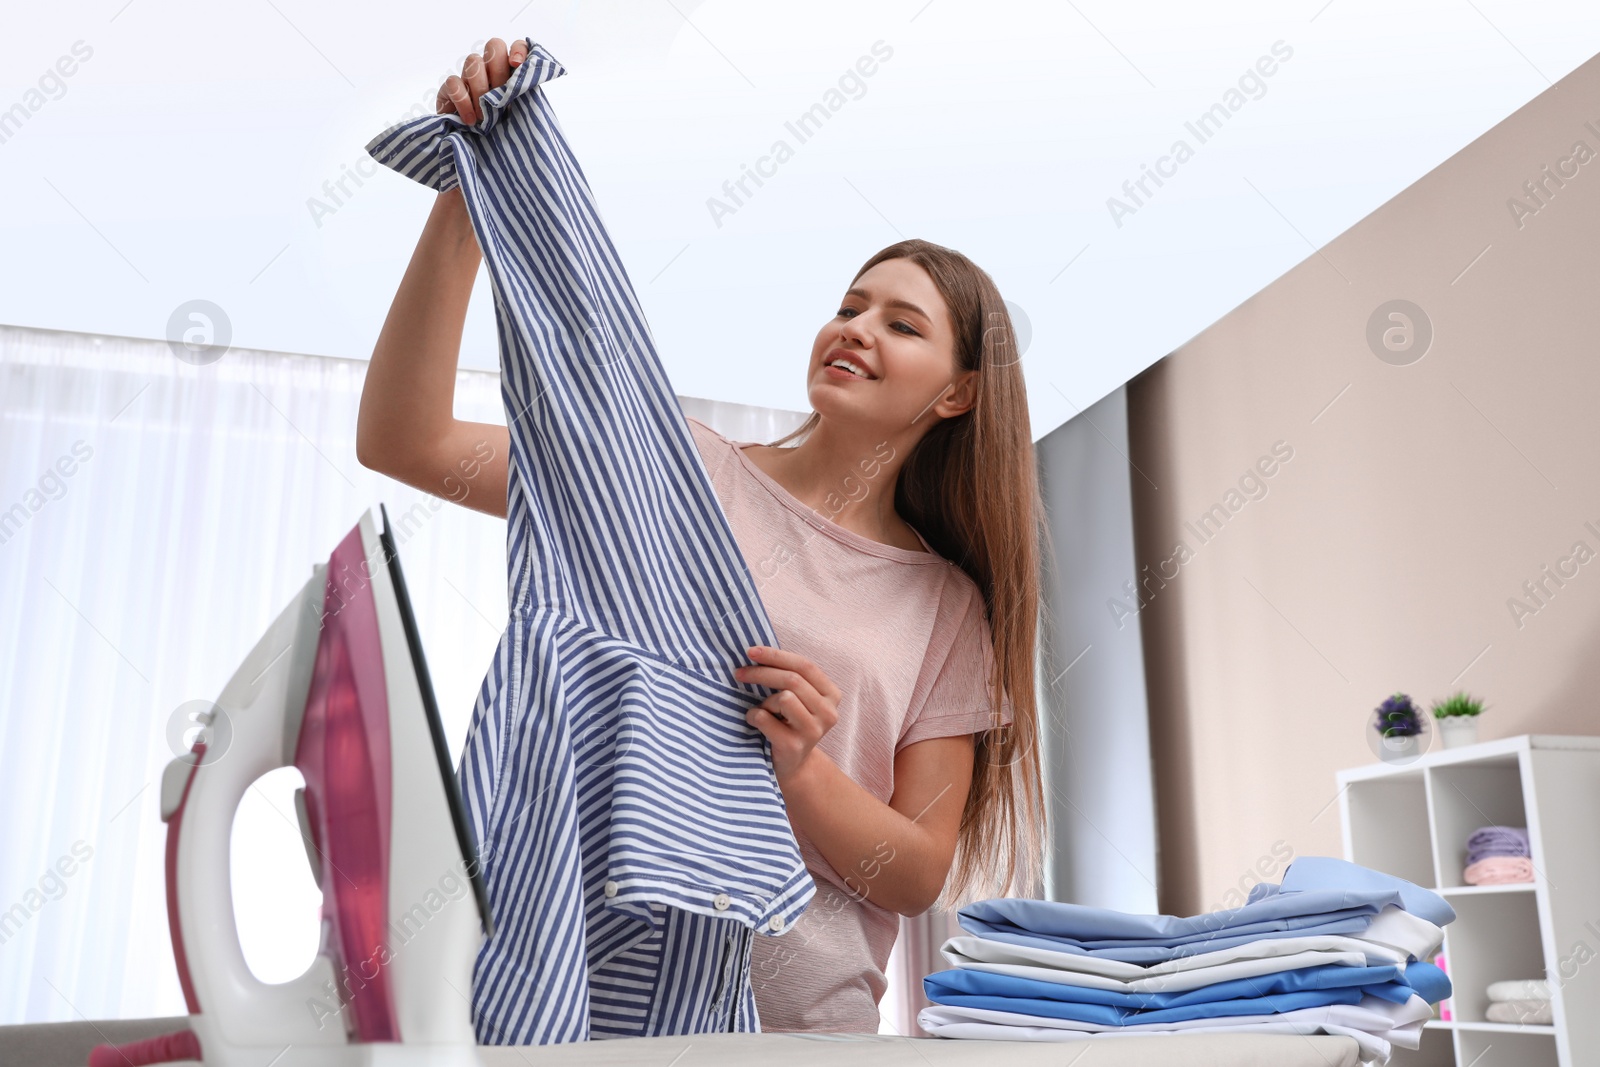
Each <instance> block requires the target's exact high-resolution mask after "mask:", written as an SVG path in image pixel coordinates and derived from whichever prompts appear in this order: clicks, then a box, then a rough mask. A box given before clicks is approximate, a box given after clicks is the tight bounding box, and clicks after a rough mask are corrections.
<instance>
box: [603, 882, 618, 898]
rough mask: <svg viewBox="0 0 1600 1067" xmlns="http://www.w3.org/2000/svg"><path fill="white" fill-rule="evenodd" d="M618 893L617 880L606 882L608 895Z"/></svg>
mask: <svg viewBox="0 0 1600 1067" xmlns="http://www.w3.org/2000/svg"><path fill="white" fill-rule="evenodd" d="M616 895H617V883H615V882H607V883H606V896H608V897H614V896H616Z"/></svg>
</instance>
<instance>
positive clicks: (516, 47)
mask: <svg viewBox="0 0 1600 1067" xmlns="http://www.w3.org/2000/svg"><path fill="white" fill-rule="evenodd" d="M527 58H528V42H527V40H526V39H524V38H521V37H519V38H517V39H516V40H515V41H513V42H511V46H510V48H507V47H506V43H505V42H504V41H502V40H501V39H500V38H498V37H491V38H490V39H489V43H488V44H486V45H484V46H483V55H481V56H480V55H478V54H476V53H474V54H472V55H470V56H468V57H467V58H466V61H465V62H463V63H462V64H461V73H460V74H452V75H450V77H448V78H446V79H445V80H444V84H443V85H441V86H440V87H439V95H438V96H437V97H436V98H435V99H434V107H435V109H436V110H437V111H438V113H439V114H441V115H448V114H450V113H451V112H452V111H453V112H455V113H456V114H457V115H460V116H461V121H462V122H465V123H466V124H467V125H469V126H475V125H477V123H478V118H479V116H480V115H481V114H482V112H480V111H479V110H478V98H479V97H481V96H482V95H483V94H484V93H486V92H488V91H489V90H490V89H498V88H500V86H502V85H504V84H505V83H506V81H507V79H509V78H510V77H511V71H512V70H513V69H514V68H516V67H519V66H521V65H522V61H523V60H524V59H527Z"/></svg>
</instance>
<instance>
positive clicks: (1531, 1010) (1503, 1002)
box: [1484, 978, 1551, 1026]
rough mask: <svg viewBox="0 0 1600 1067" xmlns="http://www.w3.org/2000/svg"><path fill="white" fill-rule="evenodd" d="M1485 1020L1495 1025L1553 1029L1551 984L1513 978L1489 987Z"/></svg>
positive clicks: (1531, 979) (1534, 979)
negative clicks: (1551, 1025)
mask: <svg viewBox="0 0 1600 1067" xmlns="http://www.w3.org/2000/svg"><path fill="white" fill-rule="evenodd" d="M1484 1016H1485V1017H1486V1018H1487V1019H1488V1020H1489V1021H1490V1022H1492V1023H1519V1024H1521V1023H1539V1024H1543V1025H1545V1026H1548V1025H1550V1022H1551V1014H1550V983H1549V982H1546V981H1545V980H1544V979H1542V978H1510V979H1507V980H1505V981H1503V982H1491V983H1490V984H1489V1010H1488V1011H1486V1012H1484Z"/></svg>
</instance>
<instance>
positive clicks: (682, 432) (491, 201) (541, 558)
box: [367, 40, 816, 1044]
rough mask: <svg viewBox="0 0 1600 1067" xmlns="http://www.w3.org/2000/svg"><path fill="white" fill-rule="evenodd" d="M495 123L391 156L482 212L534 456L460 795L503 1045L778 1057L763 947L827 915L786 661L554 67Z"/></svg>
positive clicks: (448, 126)
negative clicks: (486, 906)
mask: <svg viewBox="0 0 1600 1067" xmlns="http://www.w3.org/2000/svg"><path fill="white" fill-rule="evenodd" d="M528 45H529V52H528V57H527V59H526V60H525V61H524V62H523V63H522V65H521V66H519V67H518V68H517V69H516V70H515V71H514V72H513V73H512V75H511V78H510V80H509V81H508V82H507V83H506V84H505V85H503V86H501V87H500V88H498V89H495V90H492V91H490V92H488V93H486V94H485V95H484V96H483V97H482V98H481V100H480V105H479V106H480V110H481V111H482V115H481V117H480V118H479V121H478V122H477V123H476V124H475V125H473V126H468V125H467V124H465V123H464V122H462V121H461V119H460V118H459V116H457V115H454V114H446V115H431V116H426V117H423V118H417V119H411V120H407V121H404V122H401V123H400V124H398V125H396V126H394V127H392V128H391V129H389V130H387V131H385V132H384V133H383V134H381V135H379V136H378V137H376V138H374V139H373V140H372V142H371V143H370V144H368V146H367V151H368V152H369V153H370V154H371V155H372V157H373V158H374V159H376V160H377V161H378V162H379V163H382V164H384V165H385V166H387V167H390V168H391V169H393V170H395V171H397V172H399V173H400V174H403V175H405V176H406V177H409V178H412V179H414V180H416V181H418V182H421V183H422V184H423V185H426V186H428V187H429V188H431V189H435V190H438V191H440V192H443V191H447V190H450V189H452V188H455V187H457V186H459V187H460V189H461V191H462V194H463V196H464V199H465V202H466V206H467V208H468V211H469V213H470V216H471V220H472V227H473V230H474V232H475V233H476V234H477V238H478V243H479V245H480V247H481V248H482V250H483V255H484V260H485V262H486V263H487V266H488V273H489V278H490V281H491V283H492V288H493V293H494V305H495V317H496V320H497V325H498V329H499V338H500V366H501V383H502V387H501V391H502V395H503V397H504V400H505V406H506V418H507V423H508V426H509V429H510V443H511V457H510V464H509V465H510V475H509V484H508V487H507V488H508V498H509V499H508V523H507V531H506V536H507V551H506V562H507V567H508V572H509V574H508V583H509V608H510V611H509V615H510V617H509V620H508V623H507V626H506V629H505V632H504V634H503V635H502V636H501V639H500V642H499V646H498V647H497V649H496V651H495V656H494V660H493V662H492V663H491V665H490V667H489V670H488V673H487V675H486V677H485V678H484V681H483V686H482V689H481V691H480V693H479V697H478V700H477V703H476V706H475V707H474V709H473V714H472V721H471V725H470V728H469V732H468V737H467V742H466V747H465V750H464V752H463V755H462V761H461V766H460V768H459V771H458V777H459V781H460V784H461V789H462V794H463V796H464V798H465V800H466V805H467V810H468V817H469V821H470V823H471V826H472V831H473V833H474V835H475V836H476V838H477V841H478V844H479V848H480V851H481V853H482V856H483V859H484V866H485V874H486V876H487V882H488V891H489V897H490V904H491V907H492V909H493V913H494V916H495V920H496V929H495V931H494V932H493V934H492V935H490V936H489V937H488V938H487V939H486V940H485V942H484V944H483V946H482V949H481V951H480V953H479V956H478V960H477V964H476V967H475V970H474V976H473V985H472V1008H473V1018H474V1022H475V1026H476V1027H477V1030H478V1035H479V1041H480V1042H481V1043H484V1044H548V1043H555V1042H567V1041H578V1040H584V1039H586V1038H590V1037H610V1036H648V1035H659V1034H689V1033H702V1032H707V1031H714V1030H733V1031H755V1030H759V1029H760V1024H759V1019H758V1016H757V1012H756V1004H755V997H754V994H753V992H752V988H751V983H750V948H751V944H752V940H751V939H752V937H753V936H754V935H756V934H761V935H765V936H777V935H781V934H782V933H783V932H785V931H787V930H788V929H789V928H790V927H791V926H792V925H793V923H794V921H795V920H796V919H797V918H798V917H799V916H800V914H801V913H802V912H803V911H804V910H805V908H806V905H807V904H808V903H809V902H810V900H811V898H812V896H813V895H814V893H815V892H816V886H815V884H814V883H813V881H812V879H811V876H810V874H809V873H808V872H807V870H806V868H805V866H804V863H803V862H802V860H801V857H800V853H799V849H798V846H797V845H796V843H795V839H794V834H793V831H792V829H791V828H790V825H789V821H788V815H787V812H786V810H785V807H784V803H783V796H782V793H781V792H780V791H779V789H778V785H777V781H776V779H775V777H774V775H773V771H772V762H771V752H770V745H769V743H768V742H767V740H766V738H765V737H764V736H763V735H762V734H761V733H760V732H759V731H758V730H756V729H755V728H754V727H753V726H751V725H749V724H748V723H747V722H746V720H745V714H746V711H747V710H748V709H749V708H750V707H751V706H753V705H754V704H757V703H759V702H760V701H761V700H762V699H763V698H764V697H765V696H766V695H767V694H768V693H769V692H770V690H768V689H767V688H765V687H763V686H759V685H754V684H749V683H740V682H737V681H736V680H735V679H734V678H733V676H732V672H733V670H734V668H735V667H737V666H739V665H741V664H743V663H746V662H748V659H749V657H748V656H747V655H746V653H745V649H746V648H747V647H748V646H750V645H753V644H765V645H769V646H774V647H775V646H776V645H777V637H776V634H775V633H774V631H773V628H772V625H771V623H770V622H769V620H768V618H767V616H766V613H765V610H764V608H763V606H762V604H761V601H760V598H759V597H758V595H757V593H756V588H755V583H754V581H753V580H752V578H751V576H750V574H749V571H748V568H747V565H746V563H745V561H744V559H743V557H742V555H741V553H740V550H739V547H738V544H737V542H736V541H735V539H734V536H733V533H732V531H731V529H730V528H729V526H728V523H727V518H726V516H725V515H724V513H723V511H722V507H721V505H720V503H719V502H718V501H717V498H716V496H715V494H714V492H713V489H712V486H711V484H710V481H709V479H708V477H707V475H706V472H705V468H704V466H703V464H702V462H701V460H700V457H699V454H698V452H697V450H696V449H695V447H694V442H693V439H692V437H691V436H690V432H689V428H688V425H687V423H686V422H685V420H684V416H683V413H682V410H681V409H680V407H679V406H678V402H677V399H676V397H675V395H674V393H673V391H672V388H671V384H670V383H669V381H668V380H667V377H666V374H665V373H664V371H663V369H662V366H661V362H660V360H659V358H658V357H657V355H656V352H655V348H654V344H653V341H652V339H651V336H650V331H649V328H648V326H647V325H646V323H645V319H644V315H643V313H642V312H641V309H640V306H639V302H638V300H637V298H636V297H635V295H634V292H633V288H632V286H631V284H630V283H629V281H628V277H627V273H626V272H625V271H624V269H623V266H622V261H621V260H620V259H619V258H618V256H617V252H616V249H615V248H614V247H613V245H612V243H611V240H610V237H609V236H608V234H607V233H606V229H605V226H604V224H603V223H602V220H601V217H600V213H599V210H598V209H597V207H596V205H595V201H594V197H593V194H592V193H591V192H590V189H589V186H588V183H587V181H586V180H585V178H584V175H583V171H582V169H581V168H580V167H579V166H578V162H577V160H576V159H574V158H573V155H572V151H571V149H570V148H569V146H568V144H567V142H566V140H565V137H564V135H563V134H562V131H561V127H560V126H559V124H558V123H557V122H556V117H555V114H554V112H553V111H552V110H551V107H550V102H549V100H548V99H547V98H546V96H545V94H544V93H543V92H542V91H541V90H540V88H539V86H540V85H541V84H543V83H544V82H547V81H550V80H551V79H553V78H557V77H559V76H561V75H562V74H564V73H565V70H564V68H563V67H562V66H561V65H560V64H559V63H558V62H557V61H556V60H555V58H554V57H552V56H551V55H550V53H549V52H548V51H546V50H545V49H544V48H543V47H542V46H541V45H538V44H535V43H533V42H532V41H531V40H529V41H528Z"/></svg>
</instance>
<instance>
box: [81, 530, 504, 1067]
mask: <svg viewBox="0 0 1600 1067" xmlns="http://www.w3.org/2000/svg"><path fill="white" fill-rule="evenodd" d="M380 511H381V512H382V515H383V526H384V528H383V532H382V533H381V534H380V533H379V532H378V531H377V530H376V529H375V527H374V524H373V521H372V513H371V511H370V510H369V511H367V512H366V513H364V514H363V515H362V516H361V521H360V522H359V523H357V524H356V526H355V528H354V529H352V530H351V531H350V533H349V534H348V535H347V536H346V537H345V538H344V539H343V540H342V541H340V542H339V544H338V546H337V547H336V548H335V549H334V550H333V554H332V555H331V556H330V557H329V558H328V562H327V564H326V565H323V564H318V565H316V566H314V567H313V568H312V575H311V578H310V579H309V580H308V581H307V582H306V584H305V585H304V586H303V587H302V588H301V590H300V592H299V593H298V594H296V596H295V597H294V599H293V600H292V601H290V603H289V605H288V606H287V607H286V608H284V609H283V611H282V613H281V614H279V616H278V617H277V619H276V620H275V621H274V622H273V623H272V625H271V626H270V627H269V628H268V630H267V632H266V635H265V636H264V637H262V639H261V640H260V642H259V643H258V644H257V645H256V646H255V648H254V649H252V650H251V651H250V654H249V655H248V656H246V657H245V660H244V662H243V664H241V665H240V667H239V669H238V671H237V672H235V674H234V676H233V678H232V680H230V681H229V682H228V684H227V686H226V687H225V688H224V689H223V691H222V695H221V696H220V697H219V698H218V699H217V702H216V705H215V706H214V707H213V708H212V709H211V710H210V711H209V712H208V714H207V715H206V716H202V720H203V721H204V720H207V719H209V721H204V729H203V730H202V731H201V732H200V735H199V737H198V739H197V740H196V741H195V743H194V745H193V748H192V750H191V751H189V752H188V753H185V754H184V755H181V756H179V757H178V758H177V759H175V760H173V761H172V763H170V764H169V765H168V766H167V769H166V772H165V774H164V775H163V776H162V780H161V817H162V819H163V820H164V821H165V822H166V824H167V849H166V880H167V920H168V924H169V926H170V928H171V933H172V948H173V953H174V955H175V957H176V959H177V965H178V978H179V981H180V983H181V985H182V987H183V995H184V999H185V1001H186V1002H187V1004H188V1010H189V1029H188V1030H187V1031H180V1032H178V1033H176V1034H171V1035H166V1036H164V1037H159V1038H154V1039H151V1040H149V1041H144V1042H135V1043H133V1044H131V1045H124V1046H120V1047H112V1046H100V1047H99V1048H97V1049H96V1050H95V1053H94V1055H93V1056H91V1059H90V1064H91V1065H94V1064H96V1063H97V1061H98V1062H103V1063H107V1064H110V1063H115V1064H117V1065H119V1067H124V1065H127V1064H130V1063H132V1064H139V1063H154V1062H162V1061H164V1060H171V1059H198V1060H201V1061H202V1062H203V1063H204V1064H205V1065H206V1067H269V1065H270V1067H356V1065H361V1067H401V1065H413V1064H416V1065H421V1064H428V1065H430V1067H435V1065H437V1067H480V1065H481V1060H480V1059H479V1056H478V1053H477V1042H476V1038H475V1035H474V1032H473V1026H472V1017H471V1003H470V996H471V990H472V968H473V962H474V959H475V958H476V955H477V952H478V947H479V944H480V942H481V940H482V937H483V936H485V935H486V934H487V933H488V932H489V931H490V930H491V929H492V925H491V919H490V915H489V905H488V897H487V895H486V893H485V890H484V884H483V879H482V874H481V870H480V864H479V858H478V855H477V851H476V847H475V845H474V843H473V841H472V838H471V834H470V833H469V831H468V828H467V823H466V817H465V812H464V810H463V808H462V804H461V798H460V795H459V793H458V792H457V789H456V783H455V776H454V773H453V770H452V767H451V761H450V755H449V749H448V747H447V746H446V743H445V738H444V729H443V726H442V724H441V722H440V719H439V711H438V707H437V705H436V704H435V702H434V695H433V686H432V683H431V682H430V680H429V677H428V669H427V664H426V663H425V661H424V659H423V655H422V642H421V639H420V637H419V635H418V631H417V626H416V620H415V618H414V617H413V615H412V612H411V604H410V600H409V597H408V595H407V592H406V584H405V579H404V577H403V576H402V574H401V571H400V561H399V558H398V556H397V555H396V554H395V545H394V539H393V535H392V532H391V530H390V527H389V516H388V512H387V511H386V510H383V509H382V507H381V505H380ZM286 766H294V767H297V768H298V769H299V771H300V773H301V775H302V776H303V777H304V779H305V786H304V788H302V789H300V790H297V791H296V793H295V807H296V809H297V812H298V815H299V822H300V830H301V835H302V837H303V839H304V840H305V843H306V858H307V860H308V861H309V862H310V864H311V870H312V873H313V875H314V876H315V877H316V880H317V884H318V886H319V887H320V888H321V890H322V933H321V943H320V945H319V948H318V952H317V956H316V958H315V960H314V962H313V963H312V965H311V967H310V968H309V969H308V970H307V971H306V972H305V973H304V974H302V975H301V976H300V977H298V978H295V979H293V980H291V981H288V982H284V983H279V984H268V983H264V982H261V981H259V980H258V979H257V978H256V977H255V976H254V975H252V974H251V972H250V969H249V967H248V965H247V964H246V963H245V959H244V953H243V950H242V949H241V947H240V943H239V936H238V932H237V927H236V925H235V919H234V912H233V896H232V890H231V889H230V885H229V853H228V850H229V842H230V838H231V834H232V829H233V820H234V812H235V810H236V809H237V807H238V805H239V800H240V798H241V797H242V796H243V795H244V791H245V790H246V789H247V788H249V786H250V785H251V783H252V782H254V781H255V780H256V779H257V778H259V777H260V776H261V775H263V774H265V773H266V772H268V771H271V770H274V769H275V768H278V767H286Z"/></svg>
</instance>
